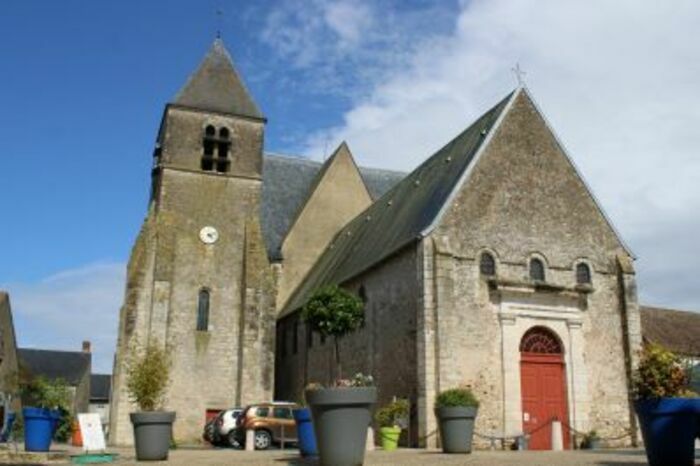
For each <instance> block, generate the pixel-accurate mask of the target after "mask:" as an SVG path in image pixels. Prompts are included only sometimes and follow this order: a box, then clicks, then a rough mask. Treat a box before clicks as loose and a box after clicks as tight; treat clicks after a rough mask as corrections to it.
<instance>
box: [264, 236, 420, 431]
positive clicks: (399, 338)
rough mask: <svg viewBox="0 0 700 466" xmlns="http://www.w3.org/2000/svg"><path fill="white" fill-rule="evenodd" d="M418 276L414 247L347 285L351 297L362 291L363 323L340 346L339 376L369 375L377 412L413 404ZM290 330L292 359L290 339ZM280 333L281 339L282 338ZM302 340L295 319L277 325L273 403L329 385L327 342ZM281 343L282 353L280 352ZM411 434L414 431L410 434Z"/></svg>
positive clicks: (329, 342)
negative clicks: (396, 403)
mask: <svg viewBox="0 0 700 466" xmlns="http://www.w3.org/2000/svg"><path fill="white" fill-rule="evenodd" d="M418 273H419V268H418V264H417V262H416V253H415V246H413V245H411V246H409V247H408V248H406V249H404V250H403V251H402V252H400V253H399V254H397V255H396V256H394V257H392V258H391V259H389V260H387V261H386V262H384V263H383V264H382V265H380V266H379V267H377V268H375V269H372V270H370V271H368V272H366V273H364V274H362V275H361V276H359V277H357V278H355V279H353V280H352V281H351V282H350V283H347V284H346V286H347V287H348V288H349V289H351V290H353V291H354V292H356V293H359V290H360V288H361V287H362V288H363V289H364V293H363V294H364V296H366V311H365V312H366V313H365V319H366V320H365V325H364V327H363V328H361V329H360V330H358V331H357V332H355V333H354V334H351V335H348V336H346V337H345V338H343V339H342V340H341V362H342V367H343V376H344V377H352V375H354V374H355V373H357V372H362V373H364V374H371V375H373V376H374V377H375V381H376V384H377V387H378V390H379V400H378V404H377V406H381V405H383V404H385V403H387V402H389V401H391V399H392V397H394V396H397V397H403V398H409V399H410V400H411V402H412V404H413V405H414V406H415V404H416V399H417V379H416V340H415V338H416V312H417V306H416V304H417V294H418ZM295 328H296V329H297V332H298V336H297V345H298V346H297V352H296V353H294V345H293V343H294V337H293V333H292V332H293V331H294V329H295ZM283 333H284V334H286V337H281V335H282V334H283ZM307 338H308V337H307V335H306V326H305V324H304V323H303V322H300V321H299V316H298V315H297V314H293V315H291V316H288V317H287V318H285V319H282V320H280V321H279V322H278V329H277V339H278V349H277V364H276V391H275V396H276V398H277V399H283V400H291V401H298V400H301V399H302V396H303V395H302V394H303V389H304V386H305V385H306V384H308V383H309V382H320V383H323V384H328V383H330V382H331V381H332V380H333V378H334V374H335V363H334V356H333V341H332V339H330V338H328V339H326V341H325V342H324V343H321V339H320V337H319V335H313V346H311V347H309V346H308V340H307ZM285 341H286V350H285V349H283V347H282V346H281V345H283V344H284V342H285ZM283 354H284V356H283ZM414 415H415V413H414ZM415 429H416V428H415V425H414V427H413V432H414V434H415V432H416V431H415ZM414 437H415V435H414Z"/></svg>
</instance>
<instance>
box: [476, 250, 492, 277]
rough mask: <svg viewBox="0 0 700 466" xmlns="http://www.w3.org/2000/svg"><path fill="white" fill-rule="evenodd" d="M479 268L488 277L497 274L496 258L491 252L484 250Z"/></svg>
mask: <svg viewBox="0 0 700 466" xmlns="http://www.w3.org/2000/svg"><path fill="white" fill-rule="evenodd" d="M479 270H480V271H481V274H482V275H485V276H487V277H493V276H494V275H496V260H495V259H494V258H493V256H492V255H491V254H490V253H488V252H484V253H482V254H481V260H480V261H479Z"/></svg>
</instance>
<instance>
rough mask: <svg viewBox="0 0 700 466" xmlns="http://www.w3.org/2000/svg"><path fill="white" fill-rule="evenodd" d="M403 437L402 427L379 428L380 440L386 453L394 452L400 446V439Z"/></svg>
mask: <svg viewBox="0 0 700 466" xmlns="http://www.w3.org/2000/svg"><path fill="white" fill-rule="evenodd" d="M400 436H401V427H381V428H379V438H380V440H381V443H382V449H384V450H385V451H394V450H396V449H397V448H398V446H399V437H400Z"/></svg>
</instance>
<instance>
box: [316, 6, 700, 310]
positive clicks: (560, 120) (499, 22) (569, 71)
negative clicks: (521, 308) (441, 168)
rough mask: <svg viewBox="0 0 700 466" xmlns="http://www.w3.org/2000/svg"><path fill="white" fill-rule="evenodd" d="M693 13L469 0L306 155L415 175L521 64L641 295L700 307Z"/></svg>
mask: <svg viewBox="0 0 700 466" xmlns="http://www.w3.org/2000/svg"><path fill="white" fill-rule="evenodd" d="M699 21H700V3H697V2H692V1H678V2H638V1H620V2H609V1H603V0H597V1H588V2H569V1H560V0H538V1H515V0H513V1H509V0H489V1H484V0H481V1H478V0H477V1H471V2H464V3H463V4H462V5H461V11H460V12H459V14H458V15H456V17H455V28H454V30H453V32H452V33H451V34H448V35H436V36H434V37H433V38H432V39H430V40H425V41H423V42H421V44H420V45H419V46H418V47H416V48H415V50H413V51H412V52H411V55H410V57H408V59H407V60H406V63H407V66H405V67H401V68H398V69H394V70H393V71H387V72H386V73H385V74H384V76H383V78H382V79H381V80H375V81H374V82H373V85H372V87H371V89H370V90H369V91H368V92H366V93H365V94H364V96H363V97H360V98H358V99H356V100H355V101H354V102H353V104H352V106H351V108H350V109H349V110H348V111H347V112H346V113H345V115H344V118H343V124H341V125H339V126H337V127H333V128H326V129H324V130H322V131H319V132H317V133H315V134H312V135H311V136H309V137H308V139H307V141H306V150H305V153H306V154H307V155H309V156H311V157H319V155H320V154H323V148H324V146H326V145H327V144H328V141H331V142H332V144H330V145H331V146H332V145H333V143H339V142H340V141H342V140H347V141H348V142H349V144H350V147H351V148H352V150H353V153H354V154H355V155H356V157H357V158H358V160H359V162H360V163H361V164H363V165H369V166H377V167H387V168H396V169H403V170H410V169H412V168H414V167H415V166H416V165H417V164H418V163H420V162H421V161H422V160H424V159H425V158H426V157H427V156H429V155H430V154H431V153H433V152H434V151H435V150H436V149H437V148H439V147H440V146H442V145H443V144H444V143H446V142H447V141H448V140H450V139H451V138H452V137H454V136H455V135H456V134H457V133H458V132H459V131H460V130H462V129H464V128H465V127H466V126H467V125H468V124H469V123H470V122H471V121H472V120H473V119H474V118H475V117H476V116H478V115H479V114H480V113H482V112H483V111H485V110H486V109H488V108H489V107H490V106H492V105H493V104H495V103H496V102H497V101H498V100H499V99H500V98H502V97H503V96H504V95H505V94H506V93H507V92H509V91H510V90H511V89H512V88H513V87H514V85H515V79H514V77H513V75H512V73H511V71H510V70H511V68H512V67H513V66H514V65H515V63H516V62H519V63H520V64H521V66H522V67H523V68H524V69H525V71H526V72H527V75H526V80H527V82H528V86H529V88H530V89H531V91H532V93H533V94H534V96H535V99H536V100H537V101H538V103H539V104H540V105H541V107H542V108H543V110H544V112H545V114H546V115H547V116H548V118H549V120H550V121H551V122H552V124H553V126H554V128H555V129H556V131H557V133H558V135H559V136H560V137H561V139H562V140H563V141H564V142H565V144H566V146H567V147H568V149H569V151H570V153H571V155H572V157H573V158H574V160H575V161H576V163H577V165H578V166H579V167H580V168H581V170H582V172H583V173H584V174H585V175H586V178H587V181H588V182H589V183H590V184H591V185H592V187H593V190H594V191H595V192H596V194H597V196H598V197H599V199H600V200H601V202H602V204H603V206H604V207H605V208H606V210H607V211H608V213H609V214H610V216H611V217H612V219H613V221H614V222H615V223H616V224H617V225H618V227H619V229H620V230H621V232H622V234H623V236H624V237H625V238H626V239H627V240H628V242H629V243H630V245H631V247H632V249H633V250H634V251H635V252H636V253H637V255H638V256H639V257H640V260H639V262H638V271H639V275H640V283H641V286H640V292H641V296H642V298H643V300H647V301H651V302H663V303H667V304H672V305H673V304H674V303H675V304H677V305H680V306H686V307H694V308H698V309H700V295H698V294H697V293H696V288H697V279H696V278H695V277H697V274H696V272H695V270H696V269H697V268H698V267H699V266H700V259H699V257H700V254H698V253H700V248H698V246H697V245H696V244H697V243H696V242H695V241H694V238H693V236H694V231H696V230H697V228H695V229H692V228H691V227H692V226H695V227H697V226H700V225H697V221H696V220H695V219H697V218H698V214H697V212H698V211H700V189H699V188H698V187H697V180H698V179H700V157H697V151H698V149H697V148H698V147H700V131H698V128H699V127H700V59H699V57H698V52H697V44H698V43H700V29H698V28H697V24H698V22H699ZM388 53H390V51H389V52H388ZM671 277H673V278H671Z"/></svg>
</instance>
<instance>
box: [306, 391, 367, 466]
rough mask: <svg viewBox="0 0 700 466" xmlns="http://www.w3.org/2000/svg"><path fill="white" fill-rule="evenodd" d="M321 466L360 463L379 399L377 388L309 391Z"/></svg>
mask: <svg viewBox="0 0 700 466" xmlns="http://www.w3.org/2000/svg"><path fill="white" fill-rule="evenodd" d="M306 401H307V402H308V403H309V407H310V408H311V417H312V419H313V423H314V432H315V433H316V443H317V446H318V456H319V460H320V463H321V465H322V466H359V465H361V464H362V463H363V462H364V460H365V446H366V442H367V427H369V424H370V422H371V421H372V407H373V406H374V403H375V402H376V401H377V389H376V388H374V387H357V388H327V389H321V390H307V391H306Z"/></svg>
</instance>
